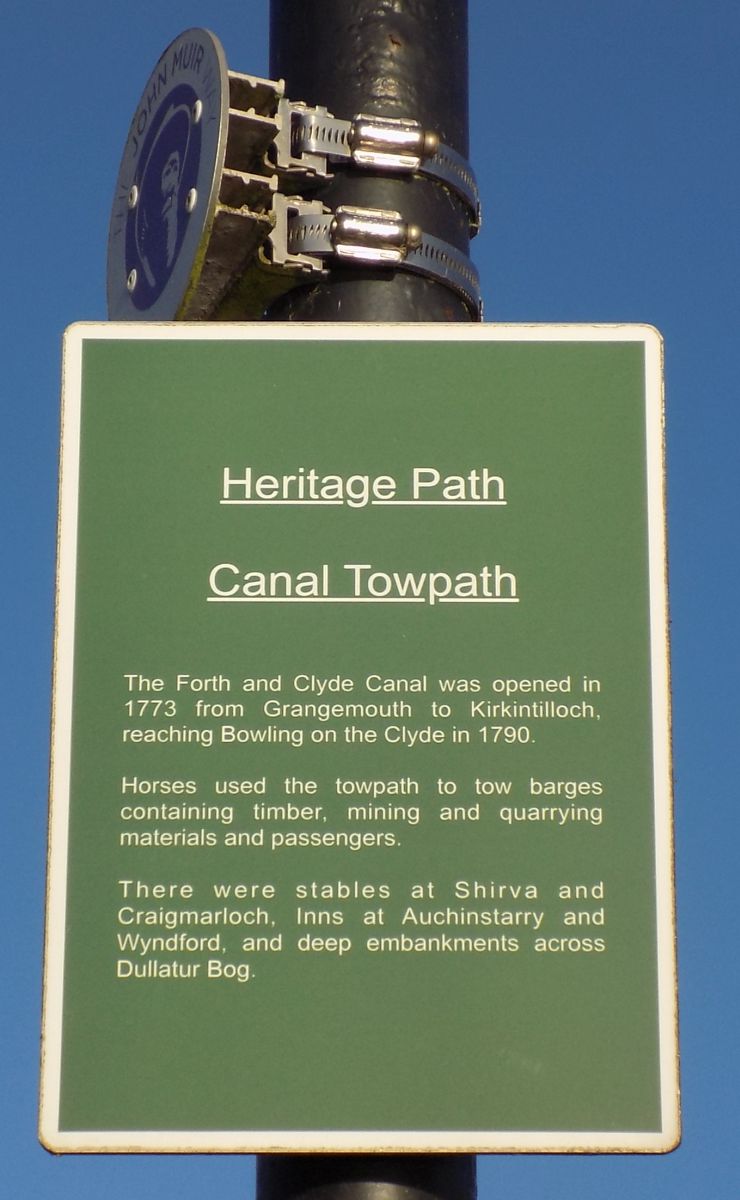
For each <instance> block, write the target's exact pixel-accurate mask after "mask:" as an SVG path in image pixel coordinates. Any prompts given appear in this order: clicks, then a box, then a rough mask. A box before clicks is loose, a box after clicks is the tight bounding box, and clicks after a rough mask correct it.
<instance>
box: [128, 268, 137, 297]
mask: <svg viewBox="0 0 740 1200" xmlns="http://www.w3.org/2000/svg"><path fill="white" fill-rule="evenodd" d="M136 279H137V275H136V267H134V268H133V270H132V271H129V273H128V279H127V280H126V287H127V288H128V290H129V291H130V292H133V290H134V288H135V287H136Z"/></svg>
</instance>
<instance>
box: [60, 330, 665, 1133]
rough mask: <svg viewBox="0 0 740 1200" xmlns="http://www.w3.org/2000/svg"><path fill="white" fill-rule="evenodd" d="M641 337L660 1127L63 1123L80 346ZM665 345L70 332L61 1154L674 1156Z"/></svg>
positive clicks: (578, 334) (63, 600)
mask: <svg viewBox="0 0 740 1200" xmlns="http://www.w3.org/2000/svg"><path fill="white" fill-rule="evenodd" d="M288 339H292V340H299V341H358V340H360V341H367V342H374V341H379V342H383V341H408V342H417V341H434V342H440V341H450V342H486V341H491V342H640V343H642V344H643V345H644V347H645V395H646V445H647V474H646V482H647V496H648V538H649V581H650V625H651V668H652V686H653V695H652V704H653V776H654V795H655V840H656V850H655V853H656V861H655V876H656V896H657V941H658V1005H659V1007H658V1020H659V1044H660V1084H661V1109H662V1128H661V1130H660V1131H658V1132H650V1133H645V1132H643V1131H629V1130H628V1131H620V1132H614V1131H612V1130H586V1131H580V1132H579V1131H568V1132H559V1131H553V1130H549V1131H548V1130H545V1131H540V1132H532V1131H521V1130H505V1131H504V1130H498V1131H497V1130H470V1131H453V1132H448V1133H447V1132H439V1131H436V1130H435V1131H431V1132H430V1131H425V1130H417V1131H413V1130H404V1131H400V1132H399V1131H393V1130H373V1131H370V1132H367V1131H361V1130H357V1131H353V1130H351V1131H333V1132H332V1131H329V1130H316V1131H306V1130H298V1131H295V1130H293V1131H291V1130H274V1131H257V1132H250V1131H240V1130H229V1131H222V1132H219V1131H210V1130H209V1131H206V1132H202V1131H199V1130H161V1131H156V1130H155V1131H147V1132H139V1131H118V1130H116V1131H109V1132H101V1131H84V1130H83V1131H80V1130H75V1131H74V1132H67V1131H62V1130H60V1129H59V1106H60V1090H61V1056H62V1004H63V980H64V943H65V923H66V880H67V854H68V840H67V839H68V832H67V831H68V823H69V801H70V797H69V779H70V750H71V738H72V718H71V714H72V699H73V686H74V621H75V583H76V565H77V516H78V507H77V504H78V500H77V498H78V485H79V451H80V411H81V391H82V352H83V347H84V344H85V342H87V341H96V340H103V341H115V340H123V341H126V340H154V341H161V340H171V341H177V340H182V341H277V342H279V341H285V340H288ZM663 408H664V402H663V343H662V339H661V337H660V334H659V333H658V331H657V330H656V329H654V328H653V327H652V326H649V325H628V324H624V325H534V324H533V325H504V324H501V325H492V324H489V325H485V324H484V325H462V324H451V325H440V324H437V323H434V324H412V325H390V324H389V325H380V324H379V325H365V324H350V323H347V324H341V325H337V324H321V323H315V324H314V323H311V324H307V323H306V324H303V323H295V324H293V323H290V324H278V323H275V324H273V323H271V322H264V323H243V324H242V323H237V322H230V323H228V324H216V323H213V324H211V323H208V324H202V323H197V324H196V323H190V324H188V323H185V322H166V323H164V322H163V323H156V322H151V323H146V324H135V323H130V322H109V323H89V324H87V323H79V324H76V325H72V326H70V328H69V329H68V330H67V331H66V334H65V341H64V362H63V378H62V446H61V458H60V497H59V511H60V517H59V529H58V541H57V603H56V635H55V643H54V702H53V713H52V750H51V772H50V815H49V868H48V882H47V918H46V952H45V971H44V1006H43V1010H44V1011H43V1029H42V1057H41V1110H40V1125H39V1137H40V1140H41V1142H42V1144H43V1145H44V1146H45V1147H46V1148H47V1149H49V1150H52V1151H54V1152H56V1153H101V1152H112V1153H122V1152H131V1153H142V1152H143V1153H146V1152H150V1153H167V1152H169V1153H205V1152H210V1153H224V1154H234V1153H247V1154H253V1153H263V1154H274V1153H285V1152H295V1153H302V1152H310V1151H317V1152H323V1153H347V1152H351V1151H357V1152H368V1151H371V1152H376V1153H398V1152H407V1153H419V1152H423V1151H429V1152H456V1153H460V1154H474V1153H480V1154H487V1153H495V1152H498V1153H506V1154H510V1153H597V1152H607V1153H608V1152H641V1153H663V1152H666V1151H669V1150H672V1149H674V1148H675V1147H676V1146H677V1145H678V1142H679V1140H680V1106H679V1080H678V1006H677V987H676V957H675V911H674V901H673V896H674V867H673V805H672V787H671V781H672V776H671V743H670V698H669V697H670V691H669V685H670V679H669V656H668V589H667V574H666V536H665V472H664V421H663Z"/></svg>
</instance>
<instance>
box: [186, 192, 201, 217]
mask: <svg viewBox="0 0 740 1200" xmlns="http://www.w3.org/2000/svg"><path fill="white" fill-rule="evenodd" d="M197 203H198V193H197V191H196V190H195V188H191V189H190V191H189V192H188V194H187V196H186V197H185V211H186V212H189V213H191V212H192V211H193V209H194V208H195V206H196V204H197Z"/></svg>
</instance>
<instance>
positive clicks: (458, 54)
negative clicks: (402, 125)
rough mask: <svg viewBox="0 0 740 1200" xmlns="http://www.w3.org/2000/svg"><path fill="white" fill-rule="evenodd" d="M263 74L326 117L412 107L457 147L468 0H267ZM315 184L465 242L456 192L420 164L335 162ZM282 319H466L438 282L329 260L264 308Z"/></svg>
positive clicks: (333, 199) (328, 195)
mask: <svg viewBox="0 0 740 1200" xmlns="http://www.w3.org/2000/svg"><path fill="white" fill-rule="evenodd" d="M270 75H271V77H272V78H273V79H277V78H282V79H285V81H286V84H287V94H288V95H289V96H290V98H291V100H303V101H305V102H306V103H307V104H311V105H314V104H322V105H323V106H324V107H325V108H328V110H329V111H330V112H331V113H333V114H334V116H336V117H341V118H344V119H350V118H352V117H354V116H356V115H357V114H358V113H366V114H368V115H372V116H385V117H404V118H414V119H416V120H417V121H420V122H421V123H422V125H423V127H424V128H425V129H428V130H432V131H433V132H435V133H437V134H438V135H439V137H440V139H441V141H442V142H445V143H447V145H449V146H451V147H452V148H453V150H457V151H458V153H460V154H462V155H463V156H464V157H467V154H468V30H467V0H393V3H390V2H389V0H271V6H270ZM311 195H312V196H313V195H317V196H318V197H319V198H320V199H322V200H323V201H324V202H325V203H326V204H327V205H328V206H329V207H330V208H331V209H334V208H336V206H337V205H338V204H354V205H358V206H360V207H366V208H389V209H396V210H398V211H400V212H401V213H402V215H403V216H404V217H405V218H406V219H407V220H408V221H410V222H413V223H415V224H417V225H418V226H420V228H421V229H422V230H423V231H424V233H427V234H430V235H432V236H433V237H437V238H441V239H442V240H443V241H446V242H450V243H451V244H452V245H453V246H455V247H456V248H457V249H458V250H462V251H463V252H464V253H465V254H467V253H468V241H469V218H468V213H467V212H466V209H465V206H464V204H463V203H462V201H461V200H460V199H459V198H458V197H457V196H456V195H455V194H454V193H453V192H451V191H449V190H448V189H447V188H445V187H444V186H443V185H442V184H440V183H437V182H434V181H432V180H429V179H425V178H422V177H420V176H413V177H410V176H407V177H396V178H393V177H392V176H389V175H379V174H372V173H369V172H367V171H361V170H358V169H356V168H352V167H349V168H345V169H342V168H341V167H338V168H337V170H336V173H335V176H334V178H333V179H331V180H330V181H328V182H326V183H324V185H323V186H322V187H321V188H320V189H318V191H313V190H312V192H311ZM267 316H268V319H270V320H281V321H286V320H287V321H290V320H294V321H469V320H470V319H471V316H470V313H469V311H468V309H467V308H466V306H465V304H464V303H463V301H462V300H461V299H459V297H458V296H457V295H455V293H454V292H452V291H450V290H449V288H447V287H445V286H444V285H443V284H441V283H437V282H436V281H434V280H429V279H426V278H423V277H421V276H418V275H412V274H411V273H409V272H408V271H401V270H399V271H396V272H394V273H393V274H389V273H388V272H372V271H368V270H367V269H357V270H348V269H347V268H346V267H343V268H339V267H335V268H333V269H332V271H331V272H330V274H329V277H328V278H327V279H326V280H325V281H321V282H319V283H315V284H313V285H311V286H308V287H302V288H298V289H294V290H293V291H291V292H288V293H287V295H285V296H284V297H282V298H281V299H280V300H279V301H277V303H275V304H274V305H273V306H272V308H271V309H270V310H269V312H268V314H267Z"/></svg>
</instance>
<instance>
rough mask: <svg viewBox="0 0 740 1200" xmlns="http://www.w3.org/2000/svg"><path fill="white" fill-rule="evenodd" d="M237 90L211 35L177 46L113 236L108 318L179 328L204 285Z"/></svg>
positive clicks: (115, 215)
mask: <svg viewBox="0 0 740 1200" xmlns="http://www.w3.org/2000/svg"><path fill="white" fill-rule="evenodd" d="M228 111H229V84H228V73H227V67H226V58H225V55H224V52H223V48H222V46H221V43H220V42H219V41H218V39H217V38H216V37H214V35H213V34H212V33H209V32H208V30H206V29H188V30H186V31H185V33H181V34H180V36H179V37H177V38H175V40H174V42H172V44H171V45H169V46H168V47H167V49H166V50H165V51H164V53H163V54H162V56H161V58H160V59H159V62H158V63H157V65H156V66H155V68H154V70H153V71H152V74H151V76H150V78H149V81H148V83H147V85H146V87H145V89H144V91H143V93H142V96H141V100H140V101H139V103H138V105H137V108H136V111H135V113H134V117H133V120H132V122H131V128H130V130H129V135H128V138H127V141H126V146H125V148H124V152H123V158H122V160H121V166H120V169H119V172H118V180H117V183H116V191H115V197H114V200H113V211H112V213H111V222H110V231H109V234H108V315H109V317H110V318H111V320H114V321H172V320H174V319H175V318H176V317H178V316H179V315H180V313H181V312H182V311H183V309H184V305H185V301H186V299H187V297H188V295H189V293H190V292H191V291H192V290H193V288H194V287H195V286H196V284H197V282H198V277H199V275H200V271H201V267H202V264H203V259H204V256H205V249H206V245H207V243H208V238H209V236H210V231H211V225H212V223H213V216H214V212H215V208H216V200H217V198H218V187H219V182H220V179H221V172H222V169H223V162H224V154H225V149H226V132H227V128H228Z"/></svg>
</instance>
